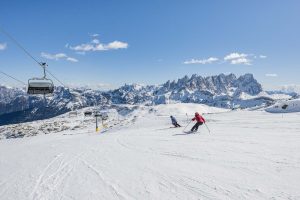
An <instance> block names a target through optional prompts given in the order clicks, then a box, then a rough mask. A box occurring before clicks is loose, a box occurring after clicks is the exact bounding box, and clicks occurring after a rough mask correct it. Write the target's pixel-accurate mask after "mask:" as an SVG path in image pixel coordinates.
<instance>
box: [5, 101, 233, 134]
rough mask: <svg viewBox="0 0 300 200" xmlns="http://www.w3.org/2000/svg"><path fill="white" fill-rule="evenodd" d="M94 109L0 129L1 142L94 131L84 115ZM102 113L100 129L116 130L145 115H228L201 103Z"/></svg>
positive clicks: (91, 118)
mask: <svg viewBox="0 0 300 200" xmlns="http://www.w3.org/2000/svg"><path fill="white" fill-rule="evenodd" d="M93 109H95V108H94V107H88V108H84V109H80V110H78V111H77V112H76V114H74V112H72V111H71V112H68V113H65V114H63V115H60V116H57V117H53V118H50V119H45V120H38V121H34V122H26V123H19V124H12V125H5V126H1V127H0V139H9V138H22V137H30V136H36V135H40V134H51V133H59V132H64V131H74V132H76V131H81V130H82V131H83V130H89V131H91V132H93V131H95V118H94V116H88V117H85V116H84V112H85V111H87V110H89V111H90V110H91V111H92V110H93ZM105 111H107V112H108V113H109V118H108V120H106V121H104V127H103V126H102V123H101V122H100V123H99V124H100V125H99V127H100V129H102V128H103V129H115V128H119V127H123V126H129V125H132V124H133V123H134V122H135V121H136V120H137V119H138V118H141V117H143V116H148V115H155V116H170V115H174V116H181V117H182V116H184V117H186V116H189V117H191V116H192V115H193V114H194V112H196V111H197V112H200V113H203V114H206V113H219V112H227V111H228V110H227V109H222V108H215V107H210V106H207V105H203V104H193V103H178V104H162V105H156V106H143V105H138V106H136V105H114V106H112V107H109V108H107V109H106V110H105Z"/></svg>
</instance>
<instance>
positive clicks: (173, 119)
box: [170, 115, 181, 127]
mask: <svg viewBox="0 0 300 200" xmlns="http://www.w3.org/2000/svg"><path fill="white" fill-rule="evenodd" d="M170 118H171V121H172V124H173V125H174V126H175V127H181V126H180V125H179V124H178V122H177V120H176V119H175V117H173V116H172V115H171V116H170Z"/></svg>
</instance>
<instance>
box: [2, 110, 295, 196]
mask: <svg viewBox="0 0 300 200" xmlns="http://www.w3.org/2000/svg"><path fill="white" fill-rule="evenodd" d="M164 112H166V110H164ZM158 114H159V113H158ZM136 115H137V116H138V117H134V118H130V119H128V120H123V121H122V122H121V123H120V124H114V125H113V126H112V127H110V128H109V129H108V130H107V131H106V132H105V133H95V132H93V131H92V130H93V129H94V128H93V125H90V126H87V127H86V128H85V129H79V130H73V131H70V130H68V131H65V132H62V133H57V134H48V135H40V136H36V137H30V138H23V139H14V140H1V141H0V152H1V154H0V199H5V200H6V199H7V200H10V199H29V200H40V199H41V200H46V199H47V200H48V199H49V200H52V199H53V200H56V199H62V200H64V199H66V200H69V199H72V200H77V199H121V200H127V199H128V200H131V199H205V200H206V199H207V200H217V199H291V200H296V199H300V191H299V185H300V181H299V180H300V135H299V123H300V122H299V116H300V114H299V113H293V114H286V115H285V116H284V117H282V116H281V115H276V114H269V113H265V112H262V111H251V112H249V111H234V112H226V113H219V114H210V115H205V116H204V117H206V118H207V119H208V120H207V121H208V126H209V128H210V129H211V134H209V133H208V131H207V129H206V128H205V127H204V126H201V127H200V128H199V131H198V132H197V133H196V134H185V135H183V134H182V130H183V128H184V127H181V128H176V129H175V128H168V127H170V122H169V117H168V116H167V115H159V116H157V115H156V114H155V113H154V114H150V115H145V113H144V111H143V112H142V113H141V114H139V113H136ZM177 118H178V120H179V122H180V123H181V124H182V125H184V123H185V122H186V116H185V115H181V116H180V115H179V116H178V117H177ZM133 119H134V120H133ZM191 126H192V124H191V125H190V127H191ZM190 127H188V128H190Z"/></svg>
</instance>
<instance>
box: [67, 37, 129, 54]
mask: <svg viewBox="0 0 300 200" xmlns="http://www.w3.org/2000/svg"><path fill="white" fill-rule="evenodd" d="M92 36H93V37H97V36H98V35H96V34H94V35H92ZM66 47H67V48H70V49H71V50H74V51H79V52H87V51H108V50H117V49H127V48H128V43H126V42H121V41H118V40H115V41H113V42H110V43H107V44H104V43H101V42H100V40H99V39H96V38H94V39H92V41H90V42H88V43H84V44H79V45H76V46H70V45H66Z"/></svg>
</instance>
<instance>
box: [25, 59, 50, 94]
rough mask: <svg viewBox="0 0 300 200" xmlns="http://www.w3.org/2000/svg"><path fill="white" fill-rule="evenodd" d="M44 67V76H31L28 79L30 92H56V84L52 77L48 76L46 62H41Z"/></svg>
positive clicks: (28, 90)
mask: <svg viewBox="0 0 300 200" xmlns="http://www.w3.org/2000/svg"><path fill="white" fill-rule="evenodd" d="M39 64H40V66H41V67H42V68H43V72H44V76H43V77H42V78H31V79H29V80H28V89H27V93H28V94H33V95H35V94H43V95H46V94H52V93H53V92H54V84H53V81H52V80H51V79H48V78H46V66H47V64H46V63H39Z"/></svg>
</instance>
